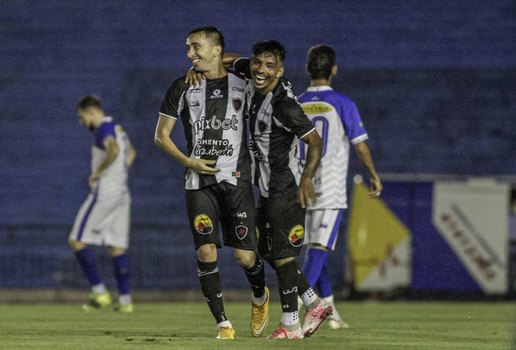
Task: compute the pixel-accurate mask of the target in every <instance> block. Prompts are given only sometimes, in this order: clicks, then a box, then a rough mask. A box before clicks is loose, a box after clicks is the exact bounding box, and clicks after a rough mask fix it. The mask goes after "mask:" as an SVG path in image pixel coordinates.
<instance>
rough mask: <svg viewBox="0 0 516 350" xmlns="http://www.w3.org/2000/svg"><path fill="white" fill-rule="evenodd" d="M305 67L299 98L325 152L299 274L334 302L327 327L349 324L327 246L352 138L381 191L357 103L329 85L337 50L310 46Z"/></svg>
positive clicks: (338, 212) (342, 204)
mask: <svg viewBox="0 0 516 350" xmlns="http://www.w3.org/2000/svg"><path fill="white" fill-rule="evenodd" d="M307 71H308V74H309V75H310V79H311V84H310V85H311V86H310V87H309V88H308V89H307V91H306V92H305V93H304V94H302V95H301V96H300V97H299V100H300V102H301V104H302V107H303V110H304V112H305V113H306V115H307V116H308V117H309V118H310V120H311V121H312V123H313V124H314V126H315V127H316V128H317V131H318V132H319V133H320V135H321V138H322V140H323V151H322V160H321V164H320V166H319V168H318V170H317V172H316V174H315V177H314V178H313V183H314V189H315V192H316V194H317V203H316V204H315V205H314V206H312V207H309V208H308V210H307V215H306V222H305V225H306V226H305V228H306V240H305V242H304V243H305V244H307V245H308V250H307V256H306V260H305V263H304V266H303V273H304V274H305V276H306V279H307V281H308V283H309V284H310V285H311V286H314V287H317V289H318V291H319V294H320V295H321V297H322V298H323V299H324V300H326V301H327V302H328V303H329V304H330V305H332V306H333V315H332V316H331V317H330V321H329V322H328V324H329V325H330V327H331V328H333V329H338V328H348V325H347V324H346V323H345V322H344V321H342V319H341V317H340V315H339V313H338V312H337V310H336V309H335V305H334V304H333V291H332V287H331V282H330V276H329V274H328V251H329V250H333V249H335V244H336V241H337V234H338V231H339V226H340V223H341V220H342V216H343V212H344V209H345V208H347V197H346V178H347V175H348V162H349V149H350V143H351V144H353V146H354V148H355V151H356V152H357V155H358V158H359V159H360V161H361V162H362V164H363V165H364V167H365V168H366V170H367V172H368V173H369V176H370V187H371V191H370V192H369V196H370V197H371V198H376V197H379V196H380V192H381V190H382V183H381V181H380V177H379V176H378V175H377V174H376V171H375V168H374V165H373V160H372V157H371V153H370V152H369V148H368V147H367V145H366V143H365V141H366V140H367V138H368V136H367V133H366V130H365V128H364V125H363V124H362V120H361V118H360V115H359V113H358V110H357V108H356V106H355V103H354V102H353V101H352V100H351V99H350V98H349V97H347V96H344V95H342V94H340V93H338V92H335V91H333V90H332V88H331V79H332V77H333V76H335V75H336V74H337V66H336V64H335V51H334V50H333V49H332V48H331V47H329V46H326V45H318V46H314V47H312V48H310V49H309V50H308V62H307ZM301 148H303V146H302V145H301ZM301 154H304V151H302V152H301Z"/></svg>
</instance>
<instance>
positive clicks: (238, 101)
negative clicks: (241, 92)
mask: <svg viewBox="0 0 516 350" xmlns="http://www.w3.org/2000/svg"><path fill="white" fill-rule="evenodd" d="M241 108H242V100H241V99H239V98H234V99H233V109H234V110H235V112H236V113H238V112H240V109H241Z"/></svg>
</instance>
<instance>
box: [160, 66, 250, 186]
mask: <svg viewBox="0 0 516 350" xmlns="http://www.w3.org/2000/svg"><path fill="white" fill-rule="evenodd" d="M184 80H185V78H184V77H182V78H179V79H177V80H175V81H174V82H173V83H172V85H171V86H170V88H169V89H168V91H167V93H166V95H165V99H164V101H163V103H162V104H161V109H160V112H159V114H160V115H162V116H165V117H168V118H173V119H177V118H180V119H181V120H182V123H183V126H184V130H185V137H186V140H187V152H188V155H189V156H190V157H191V158H197V159H208V160H216V161H217V162H216V164H215V167H217V168H220V171H219V172H218V173H216V174H215V175H199V174H197V173H195V172H194V171H191V170H190V169H187V170H186V176H185V189H187V190H195V189H199V188H202V187H205V186H209V185H213V184H216V183H220V182H222V181H227V182H228V183H230V184H233V185H236V186H241V187H249V186H250V184H251V161H250V156H249V151H248V149H247V131H246V123H245V120H244V103H245V85H246V82H245V79H243V78H242V77H240V76H238V75H236V74H234V73H232V72H228V75H227V76H225V77H223V78H219V79H207V80H204V81H203V82H202V84H201V85H200V86H199V87H189V86H188V85H187V84H186V83H185V82H184Z"/></svg>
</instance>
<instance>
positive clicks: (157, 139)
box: [154, 132, 163, 148]
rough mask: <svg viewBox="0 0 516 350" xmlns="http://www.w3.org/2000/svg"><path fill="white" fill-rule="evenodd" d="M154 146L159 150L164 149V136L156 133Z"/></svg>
mask: <svg viewBox="0 0 516 350" xmlns="http://www.w3.org/2000/svg"><path fill="white" fill-rule="evenodd" d="M154 144H155V145H156V146H158V147H159V148H163V135H160V134H159V133H158V132H156V134H154Z"/></svg>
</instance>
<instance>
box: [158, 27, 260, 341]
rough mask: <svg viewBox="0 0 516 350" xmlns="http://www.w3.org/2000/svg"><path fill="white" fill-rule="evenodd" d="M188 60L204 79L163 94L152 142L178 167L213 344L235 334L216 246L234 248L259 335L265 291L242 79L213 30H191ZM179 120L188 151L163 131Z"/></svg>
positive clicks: (254, 330) (175, 86)
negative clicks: (249, 292) (227, 64)
mask: <svg viewBox="0 0 516 350" xmlns="http://www.w3.org/2000/svg"><path fill="white" fill-rule="evenodd" d="M186 46H187V55H188V59H189V60H190V61H191V62H192V64H193V68H194V69H195V70H197V71H199V72H201V73H203V74H204V76H205V77H206V79H205V80H204V81H203V82H202V83H201V84H200V86H196V87H189V86H188V85H187V84H186V83H185V78H184V77H182V78H180V79H177V80H175V81H174V82H173V83H172V85H171V87H170V88H169V90H168V91H167V93H166V96H165V99H164V101H163V103H162V106H161V109H160V112H159V120H158V124H157V127H156V133H155V143H156V145H157V146H158V147H160V148H161V149H162V150H163V151H164V152H165V153H166V154H168V155H169V156H171V157H173V158H174V159H176V160H177V161H179V162H180V163H181V164H182V165H183V166H184V167H185V168H186V174H185V190H186V191H185V194H186V207H187V213H188V219H189V222H190V228H191V233H192V236H193V240H194V244H195V249H196V253H197V267H198V276H199V280H200V283H201V289H202V292H203V295H204V297H205V298H206V301H207V303H208V306H209V308H210V311H211V313H212V315H213V317H214V318H215V321H216V322H217V332H218V335H217V338H218V339H234V337H235V330H234V328H233V325H232V324H231V322H230V321H229V319H228V318H227V317H226V314H225V311H224V303H223V294H222V288H221V283H220V275H219V268H218V265H217V248H220V247H221V246H222V242H221V241H220V239H219V229H221V230H222V233H223V243H224V245H226V246H230V247H232V248H233V252H234V256H235V258H236V260H237V262H238V264H239V265H240V266H241V267H242V268H243V269H244V271H245V274H246V276H247V279H248V281H249V283H250V285H251V289H252V291H253V292H252V308H251V332H252V335H253V336H256V337H257V336H261V335H262V334H263V331H264V330H265V327H266V326H267V324H268V321H269V317H268V303H269V292H268V289H267V287H265V275H264V266H263V262H262V260H261V259H260V257H259V256H258V255H257V254H256V252H255V251H256V244H257V237H256V230H255V226H256V224H255V207H254V197H253V193H252V188H251V160H250V155H249V150H248V148H247V140H246V135H247V131H246V127H245V122H244V101H245V81H244V79H243V78H242V77H241V76H239V75H237V74H234V73H231V72H228V71H227V70H226V68H225V67H224V65H223V62H222V55H223V53H224V37H223V35H222V33H221V32H220V31H219V30H218V29H216V28H214V27H201V28H196V29H194V30H192V31H191V32H190V33H189V34H188V38H187V43H186ZM177 119H180V120H181V121H182V123H183V126H184V131H185V136H186V140H187V154H184V153H183V152H182V151H181V150H179V149H178V147H177V146H176V144H175V143H174V141H173V140H172V138H171V136H170V134H171V132H172V130H173V128H174V126H175V124H176V122H177Z"/></svg>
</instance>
